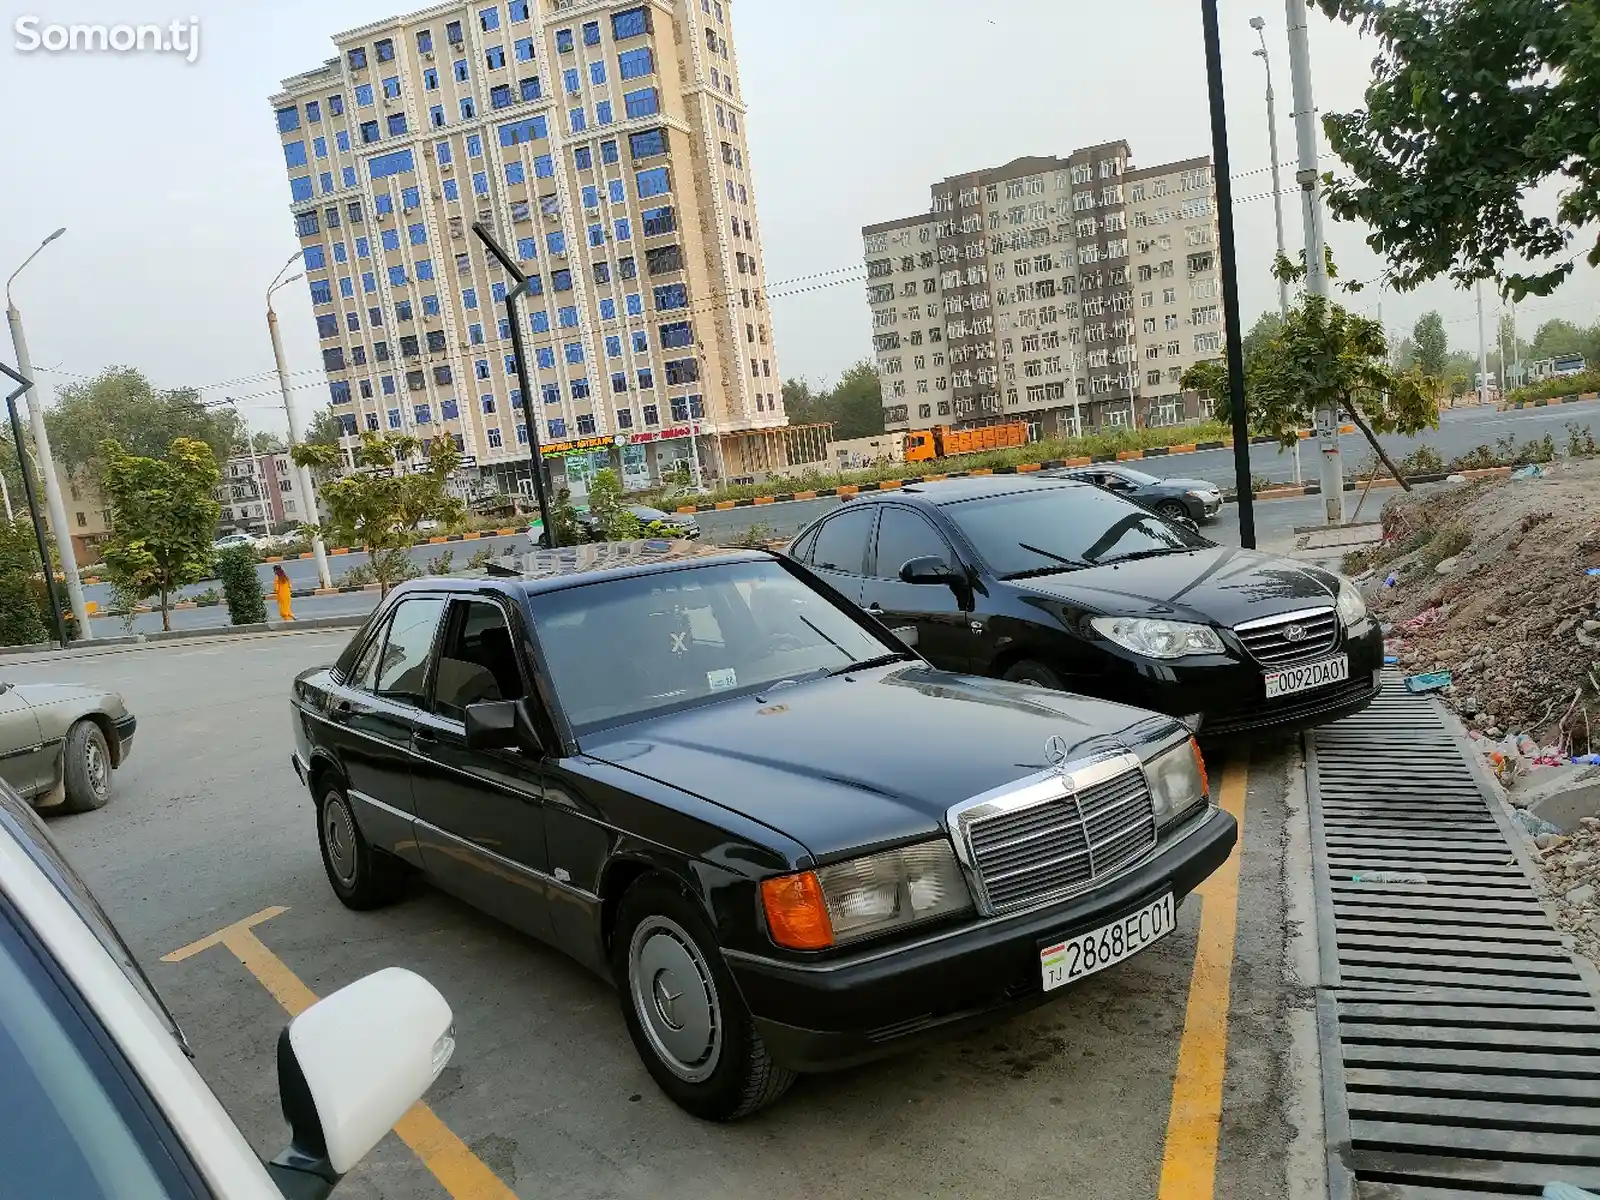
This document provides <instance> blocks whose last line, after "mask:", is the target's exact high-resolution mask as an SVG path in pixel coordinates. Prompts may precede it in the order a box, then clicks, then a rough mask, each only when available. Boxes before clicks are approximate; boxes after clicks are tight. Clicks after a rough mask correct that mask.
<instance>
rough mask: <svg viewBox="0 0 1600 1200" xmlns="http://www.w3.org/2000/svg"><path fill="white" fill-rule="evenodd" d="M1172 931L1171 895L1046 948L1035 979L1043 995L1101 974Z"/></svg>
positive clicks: (1040, 954)
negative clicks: (1042, 985)
mask: <svg viewBox="0 0 1600 1200" xmlns="http://www.w3.org/2000/svg"><path fill="white" fill-rule="evenodd" d="M1173 927H1174V919H1173V904H1172V893H1171V892H1168V893H1167V894H1166V895H1165V896H1162V897H1161V899H1159V900H1153V901H1151V902H1150V903H1149V904H1146V905H1145V906H1144V907H1143V908H1141V909H1140V910H1139V911H1138V912H1135V913H1129V914H1128V915H1127V916H1125V917H1123V918H1121V919H1120V920H1116V921H1113V922H1111V924H1109V925H1102V926H1100V928H1099V929H1091V930H1090V931H1089V932H1088V933H1080V934H1078V935H1077V936H1076V937H1069V938H1067V939H1066V941H1063V942H1057V943H1056V944H1055V945H1053V946H1046V947H1044V949H1042V950H1040V951H1039V975H1040V978H1041V981H1042V982H1043V984H1044V990H1045V991H1047V992H1048V991H1053V990H1054V989H1056V988H1058V987H1065V986H1066V985H1067V984H1069V983H1073V982H1075V981H1076V980H1079V979H1082V978H1083V977H1084V976H1085V975H1093V974H1094V973H1095V972H1096V971H1104V970H1105V969H1106V968H1107V967H1111V966H1115V965H1116V964H1117V963H1119V962H1121V961H1122V960H1123V959H1125V958H1131V957H1132V956H1133V955H1135V954H1137V953H1139V951H1141V950H1143V949H1144V948H1145V947H1146V946H1148V945H1150V944H1151V943H1152V942H1155V941H1158V940H1160V939H1161V938H1164V937H1166V936H1167V934H1169V933H1171V932H1172V930H1173Z"/></svg>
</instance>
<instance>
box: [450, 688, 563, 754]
mask: <svg viewBox="0 0 1600 1200" xmlns="http://www.w3.org/2000/svg"><path fill="white" fill-rule="evenodd" d="M466 725H467V749H469V750H522V751H525V752H526V753H528V754H532V755H538V754H542V753H543V752H544V746H543V744H542V743H541V742H540V741H539V733H538V731H537V730H536V729H534V727H533V719H532V717H530V716H529V714H528V706H527V704H526V703H524V702H523V701H521V700H484V701H482V702H480V703H478V704H469V705H467V709H466Z"/></svg>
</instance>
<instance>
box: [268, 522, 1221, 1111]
mask: <svg viewBox="0 0 1600 1200" xmlns="http://www.w3.org/2000/svg"><path fill="white" fill-rule="evenodd" d="M501 570H502V571H503V572H504V573H505V575H504V577H502V578H489V579H485V580H481V581H480V580H464V579H429V580H422V581H418V582H416V583H412V584H407V585H404V586H402V587H401V588H398V589H397V590H396V591H394V592H393V593H391V594H390V596H389V597H388V598H387V599H386V600H385V601H384V603H383V604H382V605H381V606H380V607H379V608H378V610H377V611H376V612H375V613H374V615H373V616H372V618H371V619H370V620H369V621H368V622H367V624H366V626H365V627H364V628H363V629H362V630H361V631H360V632H359V633H358V634H357V635H356V637H355V639H354V640H353V641H352V642H351V643H350V645H349V647H348V648H347V649H346V650H345V652H344V653H343V654H342V655H340V657H339V660H338V661H337V662H336V663H334V664H333V665H332V666H329V667H326V668H319V669H316V670H311V671H307V672H305V673H303V674H301V675H300V676H299V677H298V678H297V679H296V681H295V684H294V691H293V700H292V710H291V711H292V716H293V724H294V733H295V747H294V752H293V760H294V767H295V770H296V771H297V772H298V773H299V775H300V777H301V779H302V780H303V781H305V783H306V784H307V786H308V787H309V788H310V791H311V795H312V797H313V798H314V800H315V810H316V827H317V837H318V840H319V842H320V844H321V850H322V859H323V864H324V867H325V868H326V871H327V876H328V881H329V883H330V884H331V885H332V887H333V891H334V893H335V894H336V895H337V896H338V897H339V899H340V900H341V901H343V902H344V903H345V904H346V905H349V906H350V907H352V908H370V907H374V906H376V905H379V904H382V903H385V902H387V901H391V900H394V899H396V898H398V896H399V895H400V894H401V892H402V890H403V885H404V876H405V874H406V873H408V872H420V873H421V874H423V875H425V876H427V877H428V878H430V879H432V880H434V881H435V882H437V883H438V884H439V885H440V886H441V887H443V888H446V889H448V890H449V891H452V892H454V893H456V894H457V895H459V896H461V897H462V898H464V899H465V900H467V901H468V902H469V903H471V904H474V905H476V906H477V907H479V908H481V909H483V910H484V911H486V912H489V913H492V914H494V915H496V916H498V917H500V918H502V919H504V920H505V921H508V922H509V923H511V924H512V925H515V926H516V927H518V928H520V929H522V930H525V931H526V932H528V933H531V934H533V935H534V936H536V937H539V938H542V939H544V940H546V941H548V942H551V943H553V944H554V945H555V946H557V947H559V948H560V949H562V950H564V951H566V952H567V953H568V954H570V955H572V956H573V957H574V958H576V959H578V960H579V961H580V962H583V963H585V964H587V965H588V966H590V967H592V968H593V969H594V970H595V971H597V972H599V973H600V974H601V975H603V976H605V977H606V978H608V979H612V980H614V981H615V982H616V985H617V988H618V991H619V993H620V1001H621V1008H622V1016H623V1020H624V1022H625V1023H626V1025H627V1029H628V1032H629V1034H630V1036H631V1037H632V1039H633V1042H634V1045H635V1047H636V1048H637V1050H638V1052H639V1055H640V1057H641V1058H642V1059H643V1061H644V1064H645V1066H646V1067H647V1069H648V1070H649V1071H650V1073H651V1075H652V1076H653V1077H654V1078H655V1080H656V1081H657V1083H658V1084H659V1085H660V1086H661V1087H662V1089H663V1090H664V1091H666V1092H667V1094H668V1095H669V1096H671V1098H672V1099H673V1100H675V1101H676V1102H677V1103H678V1104H680V1105H682V1106H683V1107H684V1108H685V1109H687V1110H688V1111H690V1112H692V1113H695V1114H697V1115H699V1116H702V1117H708V1118H712V1119H718V1120H727V1119H732V1118H735V1117H739V1116H743V1115H745V1114H747V1113H750V1112H753V1111H754V1110H755V1109H757V1108H760V1107H761V1106H762V1105H764V1104H766V1103H767V1102H768V1101H770V1100H772V1099H774V1098H775V1097H777V1096H778V1095H779V1094H781V1093H782V1092H783V1090H784V1088H785V1087H786V1086H787V1085H788V1083H789V1081H790V1080H791V1079H792V1077H793V1072H795V1071H808V1070H819V1069H823V1068H826V1067H833V1066H840V1065H844V1064H848V1063H853V1062H860V1061H864V1060H866V1059H870V1058H874V1057H878V1056H880V1055H884V1054H887V1053H891V1052H893V1051H894V1050H896V1049H898V1048H900V1047H903V1046H908V1045H911V1044H912V1043H914V1042H915V1041H917V1040H918V1039H921V1038H925V1037H928V1036H935V1035H938V1034H940V1033H942V1032H945V1031H948V1030H950V1029H951V1028H953V1027H955V1026H958V1025H962V1024H966V1023H969V1022H974V1021H982V1020H985V1019H989V1018H991V1017H992V1016H993V1015H994V1014H997V1013H1001V1012H1006V1011H1011V1010H1014V1009H1017V1008H1023V1007H1027V1006H1029V1005H1033V1004H1038V1003H1041V1002H1043V1001H1044V1000H1046V999H1047V998H1050V997H1052V996H1054V995H1057V994H1059V990H1058V989H1061V988H1063V987H1066V986H1067V985H1070V984H1072V983H1074V982H1076V981H1077V980H1080V979H1082V978H1084V977H1085V976H1087V975H1089V974H1092V973H1094V972H1096V971H1099V970H1102V969H1104V968H1106V967H1110V966H1112V965H1114V964H1116V963H1118V962H1121V961H1122V960H1123V959H1125V958H1128V957H1129V956H1131V955H1133V954H1135V953H1137V952H1139V951H1140V950H1142V949H1144V948H1145V947H1147V946H1149V945H1151V944H1152V943H1154V942H1155V941H1157V940H1159V939H1161V938H1162V937H1164V936H1165V935H1166V934H1168V933H1170V932H1171V931H1172V930H1173V928H1174V927H1175V920H1176V917H1175V913H1176V907H1177V906H1178V905H1179V904H1180V903H1181V902H1182V900H1183V898H1184V897H1185V896H1186V895H1187V894H1188V893H1189V892H1190V891H1192V890H1193V889H1194V888H1195V887H1196V886H1197V885H1198V884H1199V883H1200V882H1201V881H1202V880H1204V879H1205V878H1206V877H1207V876H1208V875H1210V874H1211V872H1212V871H1214V870H1216V868H1217V867H1218V866H1220V865H1221V864H1222V862H1223V861H1224V860H1226V858H1227V857H1228V855H1229V853H1230V852H1231V850H1232V849H1233V845H1234V842H1235V839H1236V837H1237V829H1236V826H1235V824H1234V821H1233V818H1232V817H1230V816H1229V815H1228V814H1227V813H1226V812H1223V811H1221V810H1219V809H1218V808H1216V807H1215V806H1213V805H1212V804H1211V803H1210V798H1209V789H1208V786H1207V781H1206V773H1205V765H1204V761H1203V760H1202V758H1201V756H1200V751H1199V748H1198V747H1197V746H1196V745H1195V743H1194V741H1193V739H1192V738H1191V736H1190V733H1189V731H1188V730H1187V729H1185V728H1184V727H1183V726H1182V725H1181V724H1180V723H1179V722H1177V721H1175V720H1173V719H1172V718H1171V717H1166V716H1162V715H1159V714H1156V713H1150V712H1145V711H1142V710H1139V709H1135V708H1129V707H1126V706H1123V705H1119V704H1109V703H1106V702H1103V701H1098V700H1091V699H1086V698H1083V697H1077V696H1069V695H1064V694H1060V693H1054V692H1047V691H1042V690H1040V689H1038V688H1028V687H1023V686H1020V685H1017V684H1010V683H1004V682H1000V681H996V680H984V679H974V678H971V677H968V676H964V675H960V674H954V673H950V672H946V671H940V670H937V669H936V668H934V667H931V666H929V665H928V664H927V663H926V662H924V661H923V660H922V659H921V658H920V657H918V656H917V655H916V654H915V653H913V652H911V651H909V650H908V649H907V648H906V647H905V646H904V644H902V643H901V642H900V641H898V640H897V639H896V638H895V637H894V636H893V635H892V634H891V633H890V632H889V631H888V630H887V629H885V628H884V627H883V626H882V625H881V624H879V623H878V622H877V621H875V620H873V619H871V618H870V617H868V616H866V615H865V614H864V613H862V612H861V610H860V609H858V608H856V607H855V606H853V605H852V604H850V603H849V602H848V601H846V600H845V599H844V598H843V597H841V596H839V595H837V594H836V593H834V592H832V591H830V590H828V589H826V588H823V587H821V586H819V585H818V583H817V582H816V580H815V578H814V577H813V576H812V575H811V574H810V573H809V572H808V571H806V570H805V569H803V568H800V567H798V566H796V565H795V564H794V563H792V562H789V561H788V560H786V559H783V558H780V557H777V556H774V555H770V554H766V553H764V552H759V551H732V552H730V551H714V550H703V549H701V548H699V547H696V546H694V545H692V544H691V543H687V542H665V541H662V542H632V543H627V542H619V543H606V544H600V545H584V546H575V547H571V548H568V549H564V550H559V551H537V552H534V553H533V554H531V555H528V556H526V557H524V558H522V559H520V560H507V561H506V562H504V563H503V564H502V566H501Z"/></svg>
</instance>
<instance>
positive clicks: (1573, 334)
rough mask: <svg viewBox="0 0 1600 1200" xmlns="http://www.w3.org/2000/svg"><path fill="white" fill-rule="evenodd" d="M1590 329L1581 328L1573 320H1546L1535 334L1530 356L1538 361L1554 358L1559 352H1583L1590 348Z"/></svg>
mask: <svg viewBox="0 0 1600 1200" xmlns="http://www.w3.org/2000/svg"><path fill="white" fill-rule="evenodd" d="M1589 341H1590V336H1589V331H1588V330H1586V329H1580V328H1578V326H1576V325H1574V324H1573V323H1572V322H1571V321H1562V320H1560V319H1557V320H1554V321H1546V322H1545V323H1544V324H1543V325H1541V326H1539V331H1538V332H1537V333H1535V334H1534V335H1533V346H1532V348H1531V349H1530V350H1529V352H1528V357H1529V358H1532V359H1534V360H1535V361H1537V360H1538V359H1541V358H1554V357H1555V356H1556V355H1558V354H1582V353H1583V352H1584V351H1585V350H1586V349H1588V344H1589Z"/></svg>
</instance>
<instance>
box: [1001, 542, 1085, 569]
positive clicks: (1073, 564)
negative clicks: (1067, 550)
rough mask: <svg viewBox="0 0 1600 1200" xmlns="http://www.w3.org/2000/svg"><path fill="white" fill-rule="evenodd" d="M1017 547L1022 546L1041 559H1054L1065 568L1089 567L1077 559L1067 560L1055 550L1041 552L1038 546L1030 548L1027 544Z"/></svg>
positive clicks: (1019, 543) (1020, 543)
mask: <svg viewBox="0 0 1600 1200" xmlns="http://www.w3.org/2000/svg"><path fill="white" fill-rule="evenodd" d="M1017 545H1019V546H1021V547H1022V548H1023V549H1024V550H1026V551H1027V552H1028V553H1029V554H1037V555H1038V556H1039V557H1040V558H1053V559H1055V560H1056V561H1057V562H1058V563H1060V564H1061V565H1062V566H1064V567H1086V566H1088V565H1089V564H1088V563H1086V562H1082V561H1080V560H1078V559H1076V558H1067V557H1065V556H1064V555H1060V554H1057V553H1056V552H1055V551H1054V550H1041V549H1040V548H1039V547H1038V546H1030V545H1028V543H1027V542H1018V543H1017Z"/></svg>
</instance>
